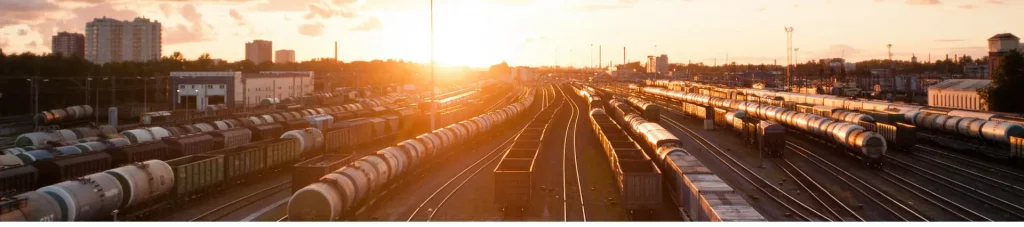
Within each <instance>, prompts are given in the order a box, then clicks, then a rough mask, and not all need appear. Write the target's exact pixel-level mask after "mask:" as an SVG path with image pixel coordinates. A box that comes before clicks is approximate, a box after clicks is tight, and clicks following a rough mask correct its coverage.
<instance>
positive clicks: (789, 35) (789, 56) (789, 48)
mask: <svg viewBox="0 0 1024 227" xmlns="http://www.w3.org/2000/svg"><path fill="white" fill-rule="evenodd" d="M785 29H786V88H789V87H790V86H791V83H792V78H791V74H790V70H791V68H792V65H793V27H785Z"/></svg>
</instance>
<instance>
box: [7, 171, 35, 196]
mask: <svg viewBox="0 0 1024 227" xmlns="http://www.w3.org/2000/svg"><path fill="white" fill-rule="evenodd" d="M38 180H39V170H38V169H36V167H34V166H31V165H16V166H0V182H3V184H0V197H8V196H13V195H17V194H18V193H22V192H26V191H31V190H35V189H36V188H37V186H39V184H38Z"/></svg>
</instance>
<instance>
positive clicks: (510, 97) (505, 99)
mask: <svg viewBox="0 0 1024 227" xmlns="http://www.w3.org/2000/svg"><path fill="white" fill-rule="evenodd" d="M514 98H515V95H513V93H510V94H508V95H506V96H503V97H502V98H501V99H499V100H498V101H497V102H494V103H493V104H491V105H490V106H488V107H487V108H486V109H484V111H483V113H487V112H491V111H494V110H497V109H498V108H500V107H503V106H504V105H502V104H505V103H508V102H510V100H514ZM547 99H548V97H547V94H545V95H544V96H543V100H547ZM544 103H547V101H544ZM285 221H288V215H287V214H286V215H284V216H282V217H281V218H278V219H277V220H276V222H285Z"/></svg>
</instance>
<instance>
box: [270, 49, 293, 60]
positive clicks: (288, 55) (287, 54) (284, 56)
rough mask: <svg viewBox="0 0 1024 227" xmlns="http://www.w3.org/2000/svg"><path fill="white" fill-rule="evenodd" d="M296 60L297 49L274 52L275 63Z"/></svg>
mask: <svg viewBox="0 0 1024 227" xmlns="http://www.w3.org/2000/svg"><path fill="white" fill-rule="evenodd" d="M289 62H295V50H277V51H275V52H274V63H289Z"/></svg>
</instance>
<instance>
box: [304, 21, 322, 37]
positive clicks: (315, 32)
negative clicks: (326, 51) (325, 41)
mask: <svg viewBox="0 0 1024 227" xmlns="http://www.w3.org/2000/svg"><path fill="white" fill-rule="evenodd" d="M299 34H303V35H307V36H321V35H323V34H324V24H323V23H321V22H316V23H313V24H303V25H299Z"/></svg>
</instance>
